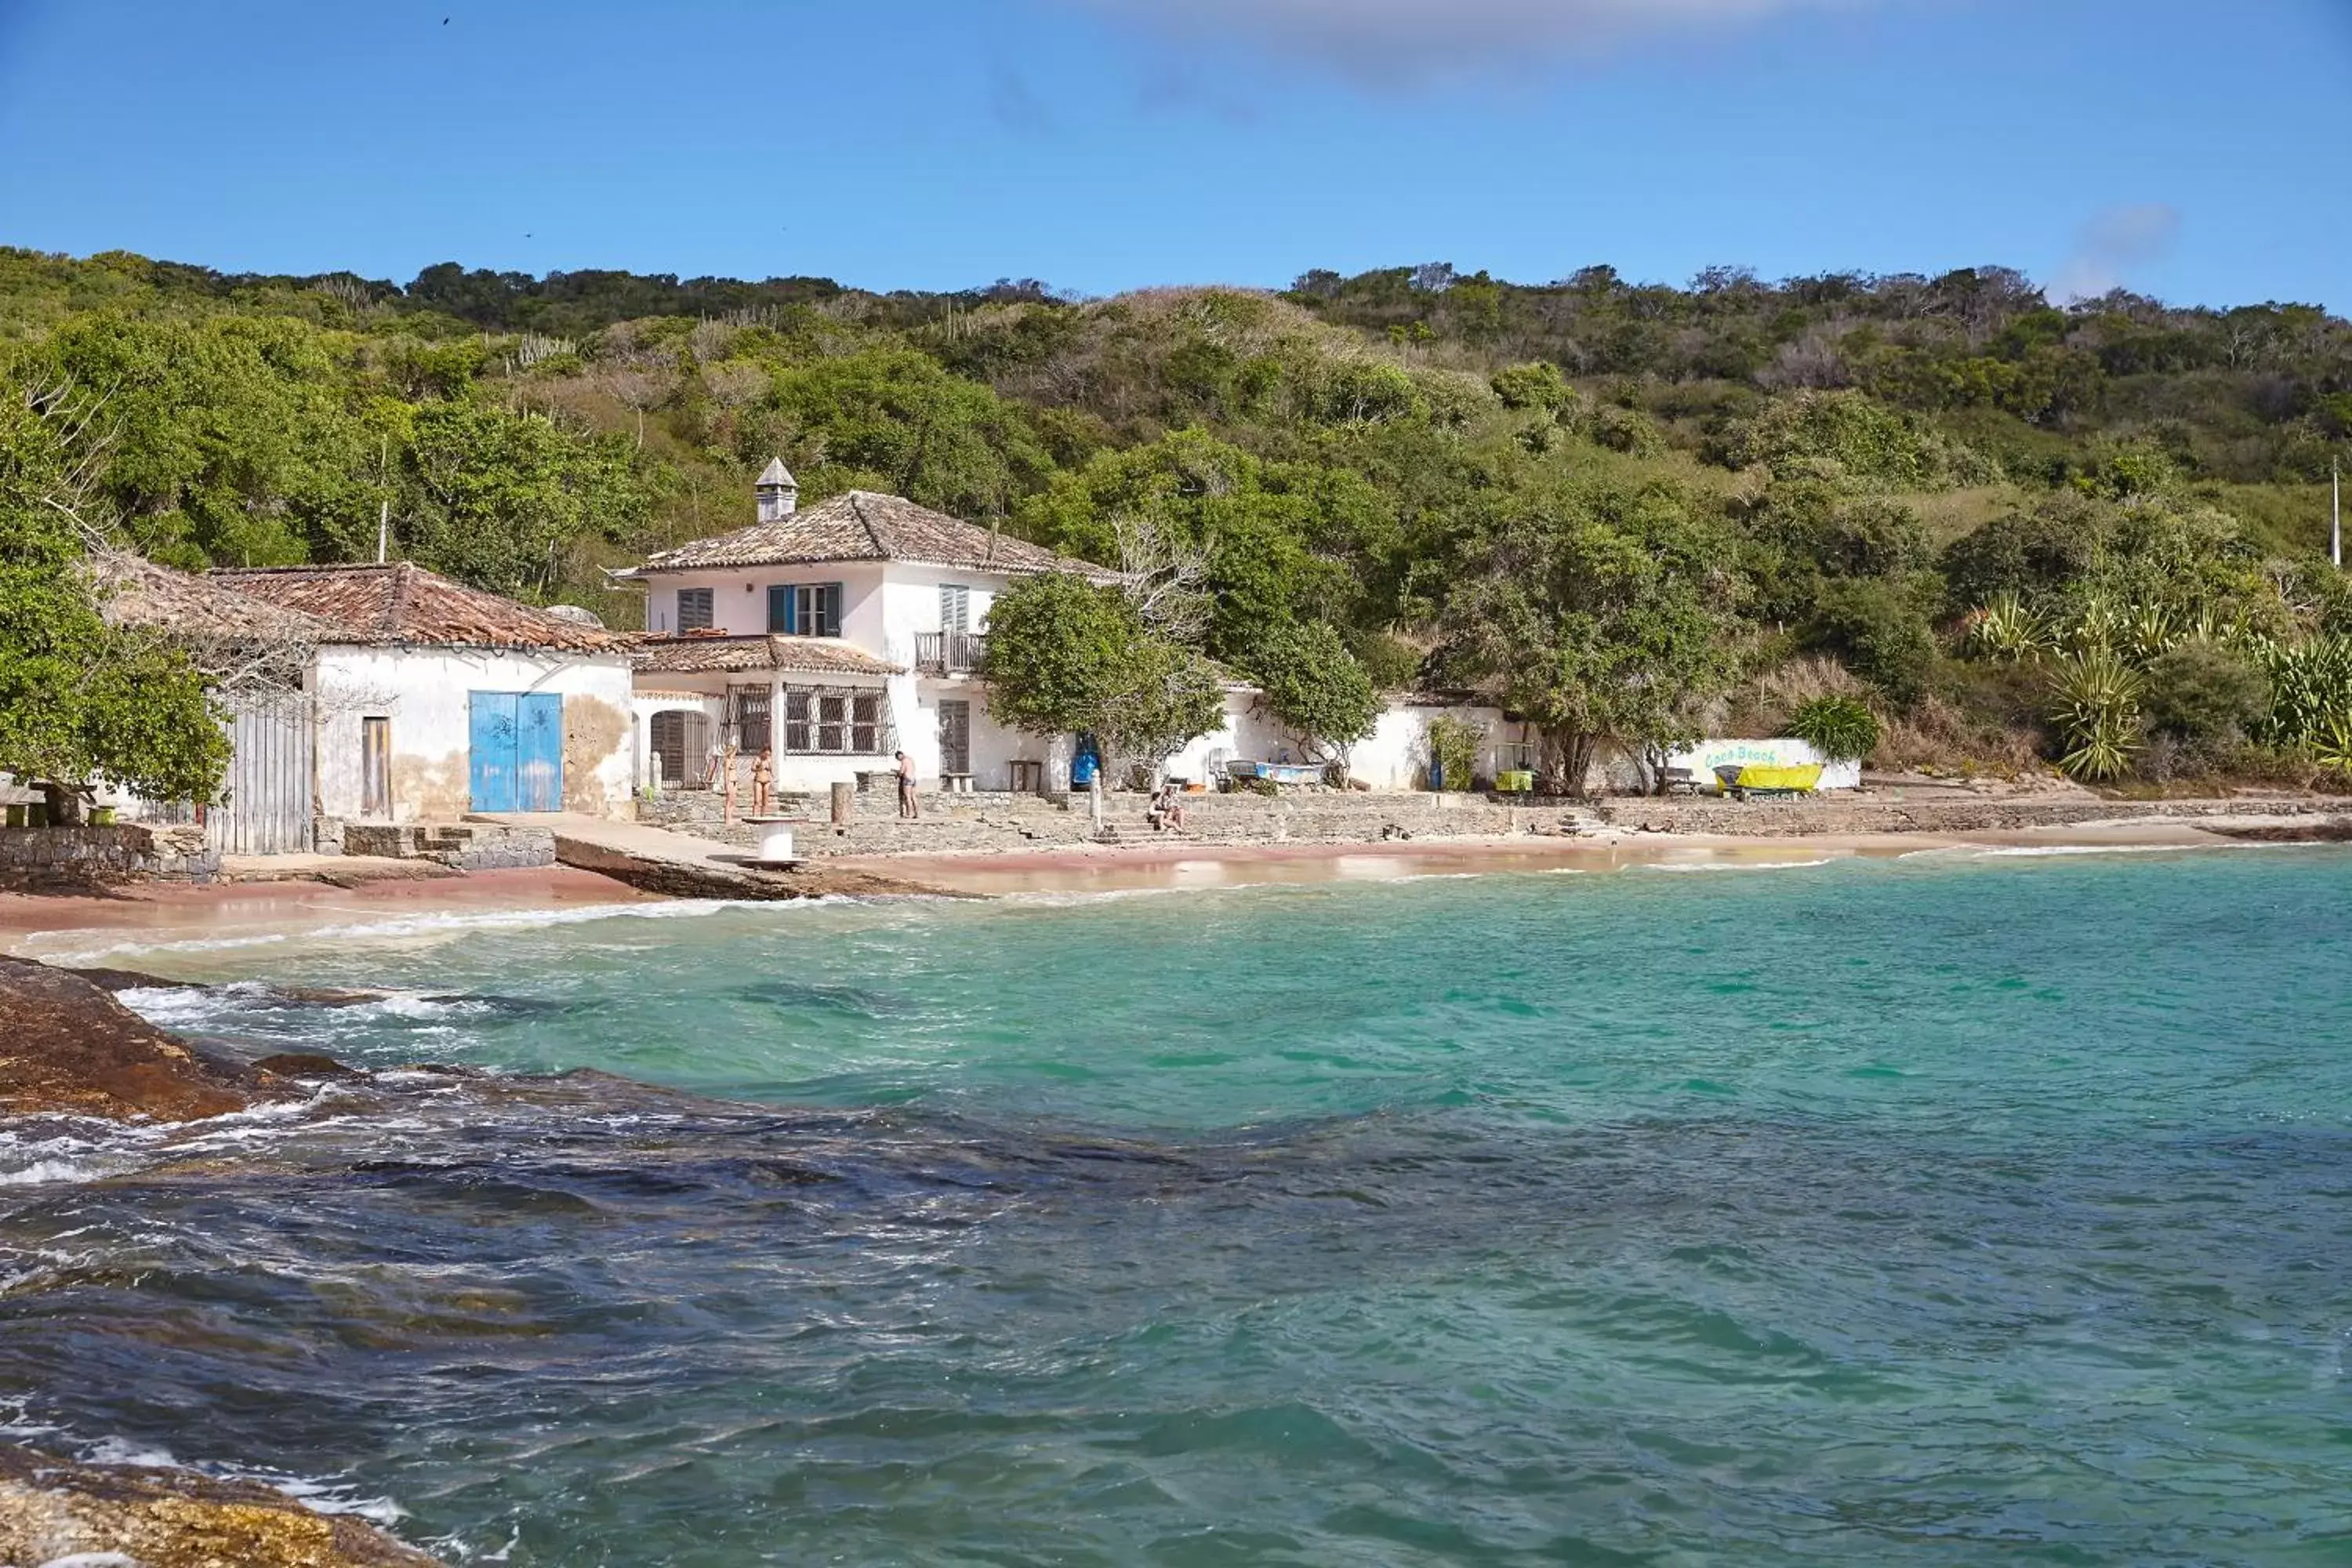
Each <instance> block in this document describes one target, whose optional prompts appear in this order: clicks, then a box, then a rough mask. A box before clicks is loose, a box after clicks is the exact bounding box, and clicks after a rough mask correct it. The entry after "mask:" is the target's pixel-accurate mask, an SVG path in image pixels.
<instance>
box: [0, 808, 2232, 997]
mask: <svg viewBox="0 0 2352 1568" xmlns="http://www.w3.org/2000/svg"><path fill="white" fill-rule="evenodd" d="M2232 842H2233V841H2231V840H2230V839H2227V838H2224V837H2221V836H2219V835H2216V834H2213V833H2209V832H2206V831H2204V830H2203V829H2202V828H2200V827H2194V826H2188V825H2186V824H2183V823H2179V822H2167V821H2153V820H2142V821H2130V822H2115V823H2076V824H2068V825H2065V826H2050V827H2034V828H2021V829H2017V830H2013V831H2005V832H1980V833H1954V834H1940V833H1885V834H1815V835H1804V836H1791V837H1730V836H1715V835H1705V834H1667V833H1638V832H1618V833H1603V834H1595V835H1591V836H1588V837H1575V838H1538V837H1486V838H1446V839H1422V840H1405V841H1398V842H1393V843H1386V844H1245V845H1233V844H1222V845H1220V844H1192V843H1186V842H1183V841H1181V840H1171V841H1163V842H1160V843H1152V844H1136V845H1111V846H1095V845H1080V846H1057V847H1052V848H1040V849H1035V850H1030V851H1024V852H1012V853H1006V852H997V851H983V852H974V853H968V854H941V855H898V856H844V857H841V858H838V859H835V860H831V861H828V862H827V864H828V865H830V866H832V867H835V868H838V869H841V870H843V871H861V870H862V871H872V872H875V873H877V874H879V875H883V876H887V877H889V878H892V879H900V880H907V879H911V880H916V881H919V882H923V883H926V884H929V885H930V886H933V887H936V888H939V889H941V890H942V891H946V892H951V893H957V894H962V895H979V896H983V897H987V896H1005V895H1019V894H1024V893H1025V894H1037V893H1050V894H1084V893H1110V892H1131V891H1139V890H1163V889H1164V890H1179V889H1213V888H1238V887H1252V886H1261V885H1267V884H1297V885H1313V884H1330V883H1344V882H1358V881H1381V880H1387V879H1395V878H1404V877H1444V876H1477V875H1490V874H1497V873H1511V872H1518V873H1530V872H1551V873H1569V872H1602V871H1612V870H1620V869H1623V868H1628V867H1635V866H1654V867H1665V868H1681V869H1691V870H1698V869H1709V868H1713V869H1724V870H1731V869H1738V868H1749V869H1759V870H1760V869H1768V868H1772V867H1785V866H1804V865H1818V864H1822V863H1825V862H1828V861H1830V860H1833V859H1840V858H1849V857H1863V858H1889V857H1894V856H1901V855H1916V854H1923V853H1934V852H1936V851H1939V850H1941V851H1955V852H1958V851H1968V850H1976V851H1980V852H1981V851H1991V852H2001V851H2008V852H2011V853H2021V854H2037V853H2038V854H2063V853H2068V852H2080V853H2090V852H2096V851H2103V850H2104V851H2118V850H2154V849H2193V848H2200V847H2206V848H2211V847H2230V846H2231V845H2232ZM666 901H668V900H663V899H662V898H660V897H659V896H658V895H656V894H651V893H644V892H640V891H638V890H636V889H633V888H629V887H627V886H625V885H624V884H622V883H619V882H616V881H614V880H612V879H608V878H604V877H601V876H598V875H596V874H595V873H594V872H592V871H583V870H578V869H575V868H570V867H562V866H558V867H550V868H544V869H537V870H517V871H481V872H475V873H472V874H470V875H467V876H461V877H446V878H434V879H427V880H421V881H408V880H393V881H383V882H371V883H366V884H362V885H361V886H358V887H355V888H335V887H328V886H325V885H322V884H319V883H315V882H273V883H243V884H217V885H215V886H211V887H152V888H142V889H129V890H126V891H124V892H122V893H121V894H118V895H113V896H83V895H73V896H36V895H26V894H0V952H7V953H13V954H16V955H17V956H20V957H26V958H41V959H47V960H49V961H51V962H53V963H84V964H106V963H116V964H122V965H127V966H129V967H133V968H150V969H152V970H154V971H155V972H156V973H161V974H168V975H172V976H173V977H183V976H184V977H187V978H204V979H219V978H222V977H224V976H225V975H226V974H232V973H234V971H235V969H236V953H237V952H238V950H239V949H242V948H247V947H254V946H259V945H262V944H264V943H274V942H279V941H287V940H297V939H299V938H301V937H303V936H306V935H308V934H310V933H312V932H315V931H320V930H321V929H325V928H333V927H341V926H367V927H377V928H381V927H383V926H385V925H386V924H387V923H388V922H397V921H407V920H417V919H428V918H431V917H436V916H442V915H464V914H482V913H491V914H495V913H502V912H508V911H515V912H526V911H543V910H572V909H583V908H595V907H612V906H622V905H635V904H647V903H660V902H666ZM192 944H201V945H192ZM156 949H165V950H166V951H163V952H155V951H154V950H156ZM172 949H177V951H170V950H172Z"/></svg>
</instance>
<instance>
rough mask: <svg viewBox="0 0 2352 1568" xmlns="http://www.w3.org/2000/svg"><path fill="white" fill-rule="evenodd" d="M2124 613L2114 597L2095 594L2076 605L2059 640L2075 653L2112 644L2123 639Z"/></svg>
mask: <svg viewBox="0 0 2352 1568" xmlns="http://www.w3.org/2000/svg"><path fill="white" fill-rule="evenodd" d="M2123 631H2124V616H2123V612H2122V611H2120V610H2118V609H2117V608H2116V603H2115V601H2114V600H2113V599H2110V598H2108V597H2107V596H2106V595H2104V594H2093V595H2089V596H2087V597H2086V598H2084V600H2083V601H2082V602H2081V603H2080V604H2079V605H2076V606H2075V609H2074V616H2073V618H2072V619H2071V620H2069V621H2068V622H2067V624H2066V626H2065V627H2064V629H2063V631H2062V632H2061V634H2060V636H2059V637H2058V639H2057V640H2058V641H2059V642H2060V643H2061V644H2062V645H2063V647H2066V648H2067V649H2069V650H2070V651H2072V652H2073V653H2074V654H2076V655H2087V654H2090V653H2094V652H2096V651H2098V650H2101V649H2105V648H2112V647H2116V644H2118V643H2119V642H2121V641H2122V640H2123Z"/></svg>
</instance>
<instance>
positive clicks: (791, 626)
mask: <svg viewBox="0 0 2352 1568" xmlns="http://www.w3.org/2000/svg"><path fill="white" fill-rule="evenodd" d="M768 629H769V630H770V631H772V632H782V633H783V634H784V635H785V636H787V637H839V636H840V635H841V584H838V583H779V584H775V585H774V586H773V587H772V588H770V589H769V590H768Z"/></svg>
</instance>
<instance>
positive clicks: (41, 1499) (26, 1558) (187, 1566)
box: [0, 1444, 441, 1568]
mask: <svg viewBox="0 0 2352 1568" xmlns="http://www.w3.org/2000/svg"><path fill="white" fill-rule="evenodd" d="M60 1558H63V1559H66V1560H67V1561H69V1562H86V1563H124V1562H128V1563H136V1564H138V1568H441V1565H440V1564H439V1563H436V1561H435V1560H434V1559H433V1558H430V1557H427V1556H425V1554H424V1553H423V1552H418V1551H416V1550H415V1549H414V1548H412V1547H407V1546H404V1545H402V1544H401V1543H400V1542H397V1541H394V1539H393V1538H392V1537H391V1536H389V1535H386V1534H385V1533H384V1532H383V1531H380V1530H378V1529H376V1528H375V1527H374V1526H373V1525H370V1524H366V1523H363V1522H362V1521H359V1520H356V1519H352V1518H349V1517H346V1516H341V1515H331V1514H322V1513H314V1512H312V1511H311V1510H309V1509H307V1508H304V1507H303V1506H302V1505H301V1504H300V1503H299V1502H297V1501H295V1500H293V1499H292V1498H289V1497H288V1496H286V1495H285V1494H284V1493H283V1492H276V1491H272V1490H270V1489H268V1487H264V1486H256V1485H254V1484H252V1483H251V1482H247V1481H220V1480H215V1479H212V1478H211V1477H209V1476H199V1475H195V1474H193V1473H192V1472H190V1471H187V1470H165V1469H149V1468H143V1467H132V1466H127V1465H78V1464H74V1463H71V1462H69V1461H68V1460H64V1459H55V1458H50V1457H49V1456H47V1455H46V1454H37V1453H35V1452H34V1451H33V1450H31V1449H29V1448H19V1447H16V1446H14V1445H13V1444H0V1563H22V1564H26V1568H31V1565H33V1564H37V1563H52V1562H55V1561H57V1560H58V1559H60Z"/></svg>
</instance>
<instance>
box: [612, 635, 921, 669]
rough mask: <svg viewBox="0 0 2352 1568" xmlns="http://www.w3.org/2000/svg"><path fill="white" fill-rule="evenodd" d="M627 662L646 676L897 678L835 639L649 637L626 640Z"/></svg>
mask: <svg viewBox="0 0 2352 1568" xmlns="http://www.w3.org/2000/svg"><path fill="white" fill-rule="evenodd" d="M629 662H630V663H631V664H632V665H635V667H636V668H637V669H638V670H640V671H642V672H645V673H647V674H661V675H714V674H719V673H722V672H727V673H731V672H733V671H736V670H750V669H788V670H799V671H802V672H803V673H805V674H810V675H872V676H884V675H898V674H901V673H903V671H902V670H901V669H900V668H899V667H898V666H897V665H895V664H891V663H888V662H887V661H886V660H883V659H879V658H875V657H874V656H873V655H872V654H870V653H867V652H866V650H865V649H863V648H861V647H856V646H855V645H853V644H850V643H846V642H844V641H843V640H842V639H841V638H839V637H783V636H781V635H779V634H775V633H760V634H755V635H753V636H751V637H666V636H658V635H655V634H652V633H646V634H641V635H639V636H638V637H635V638H633V639H631V647H630V648H629Z"/></svg>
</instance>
